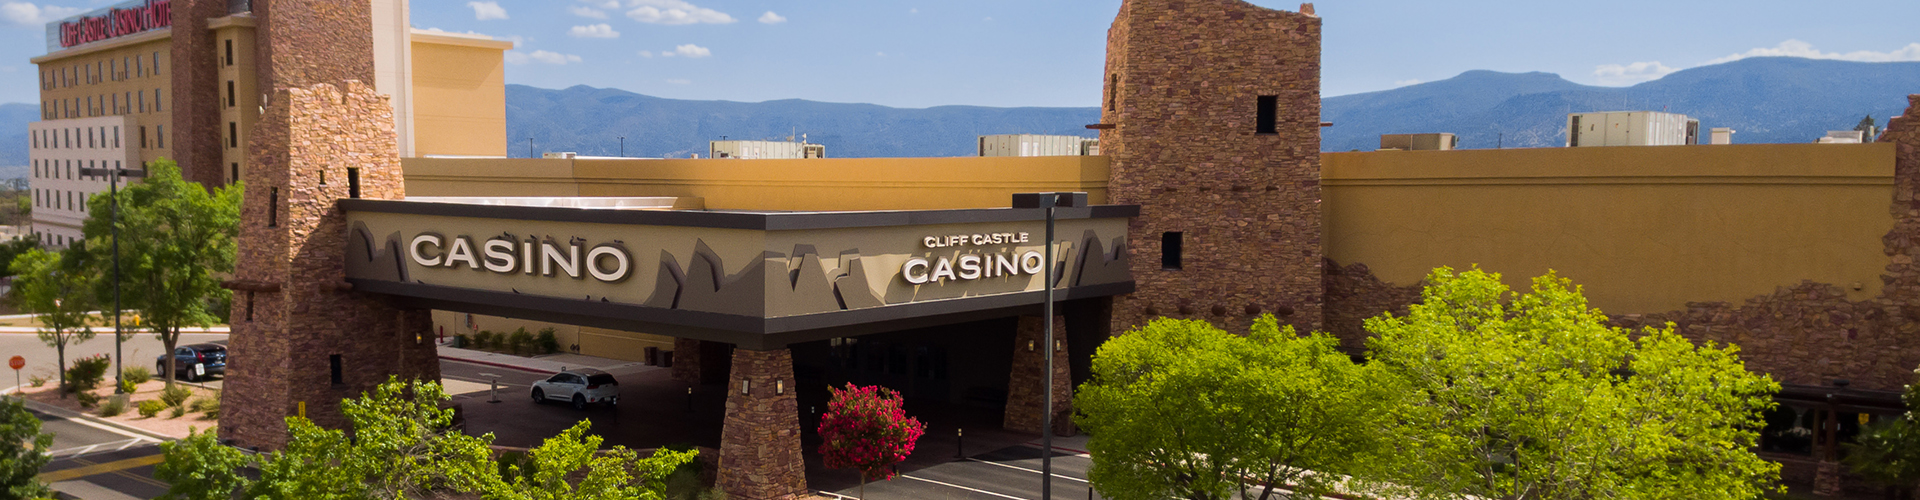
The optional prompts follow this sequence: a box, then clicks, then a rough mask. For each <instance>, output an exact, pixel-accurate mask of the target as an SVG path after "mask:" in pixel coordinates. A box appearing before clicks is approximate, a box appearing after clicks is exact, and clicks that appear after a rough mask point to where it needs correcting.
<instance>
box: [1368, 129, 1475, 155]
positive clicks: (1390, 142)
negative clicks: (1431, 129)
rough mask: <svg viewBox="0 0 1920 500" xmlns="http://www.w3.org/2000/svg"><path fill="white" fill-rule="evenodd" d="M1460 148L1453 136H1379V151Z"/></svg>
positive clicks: (1457, 138)
mask: <svg viewBox="0 0 1920 500" xmlns="http://www.w3.org/2000/svg"><path fill="white" fill-rule="evenodd" d="M1459 146H1460V138H1459V137H1458V136H1455V135H1453V134H1449V133H1445V132H1441V133H1437V134H1380V150H1381V151H1452V150H1453V148H1456V147H1459Z"/></svg>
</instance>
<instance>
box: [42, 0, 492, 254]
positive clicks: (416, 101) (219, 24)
mask: <svg viewBox="0 0 1920 500" xmlns="http://www.w3.org/2000/svg"><path fill="white" fill-rule="evenodd" d="M374 4H375V5H374V7H375V12H376V14H377V15H376V17H380V18H381V20H382V21H384V22H381V23H376V25H377V26H376V33H374V35H375V36H374V40H375V45H376V50H377V51H379V52H381V53H388V54H394V56H393V57H385V58H379V61H378V62H379V63H380V64H382V65H383V68H382V71H381V72H380V77H381V78H380V80H382V81H380V82H376V83H377V85H376V88H377V89H378V90H379V91H380V92H382V93H386V94H388V95H389V96H391V97H392V99H393V101H392V102H393V105H394V107H395V116H396V117H397V118H400V120H398V121H401V122H402V126H401V127H399V130H398V133H399V135H400V139H401V151H402V154H403V156H421V155H452V156H504V155H505V154H506V97H505V96H506V82H505V65H504V59H503V57H502V56H503V54H504V52H505V51H507V50H511V49H512V48H513V44H512V42H505V41H498V40H493V39H492V38H489V37H486V36H484V35H473V34H449V33H441V32H436V31H426V30H418V29H413V28H411V27H409V26H408V23H407V21H406V12H407V2H406V1H405V0H377V1H375V2H374ZM228 5H229V6H230V7H229V8H228V9H227V11H226V12H225V13H224V15H220V16H217V17H212V18H210V19H206V20H205V23H204V25H205V26H206V29H207V31H208V32H209V33H208V34H209V35H210V36H211V39H212V41H213V47H212V53H211V54H192V55H188V54H176V53H175V52H176V50H175V49H176V47H175V44H174V43H173V42H174V32H173V30H174V29H175V27H174V24H175V23H173V22H172V21H173V20H174V19H175V18H177V17H181V16H186V15H191V14H190V12H189V11H188V10H186V7H185V6H184V5H175V4H174V3H173V2H170V1H168V0H134V1H129V2H122V3H120V4H116V5H113V6H110V7H106V8H102V9H98V10H95V11H91V12H87V13H83V14H79V15H76V16H72V17H69V18H66V19H62V20H59V21H55V22H53V23H49V25H48V27H47V31H48V52H47V54H46V55H43V56H39V57H35V58H33V59H32V60H31V62H32V63H33V64H35V65H36V66H37V67H38V73H39V84H40V109H41V113H40V121H38V122H35V123H33V124H32V125H30V126H29V132H30V135H31V136H32V137H34V140H33V141H31V142H32V144H31V145H30V149H29V157H30V159H31V163H32V164H33V167H34V168H33V174H32V177H31V178H30V184H31V185H32V193H33V195H34V207H35V210H34V213H35V216H34V229H33V232H34V233H35V234H36V235H38V236H40V238H41V241H42V242H43V243H45V244H47V245H50V246H53V247H56V248H58V247H65V246H66V245H68V244H70V243H71V242H73V241H77V240H78V239H80V238H81V234H80V222H81V221H84V220H85V218H86V215H87V214H86V213H85V209H84V207H85V200H86V199H88V198H91V197H92V196H94V195H96V194H99V193H104V192H106V191H108V189H109V185H108V182H109V180H108V179H107V178H106V177H104V176H83V175H79V174H78V173H77V172H78V169H80V168H114V167H116V164H114V163H111V162H115V161H118V162H119V164H118V166H119V167H120V168H128V169H138V168H142V167H143V166H144V165H146V164H148V163H151V162H153V161H155V160H159V159H161V158H168V159H175V160H178V159H180V158H182V157H183V156H185V155H184V154H182V153H184V152H185V151H182V150H179V149H178V148H183V147H191V146H188V144H194V143H195V142H194V141H189V140H186V139H193V138H188V137H182V136H181V131H182V130H184V128H185V125H183V124H180V122H179V118H181V117H178V116H176V114H175V111H176V110H178V105H195V106H213V107H216V108H217V114H218V126H217V127H216V130H217V131H218V134H219V137H218V138H217V140H216V141H200V142H198V143H199V144H205V145H210V146H217V151H202V153H203V155H202V156H201V157H202V158H208V159H214V158H217V160H216V161H217V162H218V164H217V165H182V168H183V169H193V170H196V171H200V172H205V171H207V170H213V171H214V172H217V173H215V174H213V175H208V174H206V173H201V174H198V175H190V177H189V179H190V180H199V181H201V182H212V181H215V180H217V181H218V182H221V183H231V182H236V181H241V180H245V179H246V171H247V160H246V159H247V143H248V139H249V138H250V135H251V131H252V129H253V126H254V122H255V120H256V119H257V118H258V116H259V113H260V111H261V109H262V108H263V105H264V104H265V103H264V102H263V101H262V100H263V99H264V97H265V94H266V92H264V91H262V90H261V89H260V88H259V83H258V82H259V79H258V75H257V74H256V71H255V68H256V67H257V54H256V52H257V47H258V43H257V41H256V40H255V34H256V31H257V30H258V26H257V23H256V20H255V18H254V16H253V15H252V13H251V12H250V11H249V10H248V6H249V3H247V2H231V3H228ZM180 24H181V26H185V25H186V24H185V23H180ZM178 57H211V58H212V59H213V61H214V67H215V68H216V69H215V75H217V77H216V79H215V81H214V82H213V83H214V85H216V86H217V88H216V89H214V90H215V94H217V96H218V97H217V98H216V99H215V100H214V101H215V102H211V103H205V102H193V103H180V102H175V101H177V100H179V99H178V98H177V97H176V96H177V95H179V93H177V92H175V90H176V89H175V87H176V86H177V85H180V83H179V82H182V81H185V80H187V79H186V78H183V77H181V75H179V74H177V73H178V72H176V71H174V68H175V67H176V66H177V64H176V58H178ZM102 120H105V121H102ZM122 120H124V124H122ZM407 125H411V126H407ZM89 134H92V135H94V136H105V137H103V138H101V139H99V140H96V141H95V142H93V143H91V144H92V146H88V144H89V143H87V142H85V140H84V138H86V137H88V136H89ZM72 137H80V138H82V140H81V141H73V140H71V139H66V138H72ZM56 139H60V140H56ZM115 144H118V145H119V146H114V145H115ZM207 163H213V162H212V161H208V162H207ZM69 170H73V171H74V172H73V173H69V172H68V171H69ZM69 200H72V201H69Z"/></svg>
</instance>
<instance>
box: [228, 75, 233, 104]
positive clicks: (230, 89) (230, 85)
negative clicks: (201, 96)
mask: <svg viewBox="0 0 1920 500" xmlns="http://www.w3.org/2000/svg"><path fill="white" fill-rule="evenodd" d="M233 106H234V100H233V80H227V107H229V108H231V107H233Z"/></svg>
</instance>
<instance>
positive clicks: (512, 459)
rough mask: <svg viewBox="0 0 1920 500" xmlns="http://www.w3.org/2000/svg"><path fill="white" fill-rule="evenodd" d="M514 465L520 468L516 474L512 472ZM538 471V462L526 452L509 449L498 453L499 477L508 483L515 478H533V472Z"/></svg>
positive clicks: (536, 472)
mask: <svg viewBox="0 0 1920 500" xmlns="http://www.w3.org/2000/svg"><path fill="white" fill-rule="evenodd" d="M514 467H519V468H520V470H519V472H518V473H517V474H516V473H515V472H514ZM539 472H540V463H539V462H536V461H534V459H533V457H531V456H528V455H527V453H526V452H523V451H509V452H506V453H503V454H501V455H500V479H503V480H506V481H507V482H509V483H511V482H513V480H514V479H515V478H527V479H528V480H533V479H534V477H535V474H538V473H539Z"/></svg>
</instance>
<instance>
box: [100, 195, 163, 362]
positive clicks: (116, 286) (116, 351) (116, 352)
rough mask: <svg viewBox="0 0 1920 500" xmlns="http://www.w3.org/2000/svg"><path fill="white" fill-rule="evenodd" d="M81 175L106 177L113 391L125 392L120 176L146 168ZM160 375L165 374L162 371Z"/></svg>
mask: <svg viewBox="0 0 1920 500" xmlns="http://www.w3.org/2000/svg"><path fill="white" fill-rule="evenodd" d="M80 174H81V175H104V176H106V177H107V193H108V194H107V206H109V207H112V208H111V209H109V210H108V217H110V218H111V219H109V221H110V222H109V225H110V226H111V227H112V231H113V393H114V394H126V390H125V389H122V387H125V386H123V385H121V384H120V382H121V380H120V379H121V377H124V376H126V369H125V368H121V367H120V357H121V356H120V176H123V175H124V176H127V177H146V176H147V171H146V169H140V170H128V169H124V168H83V169H80ZM160 375H161V376H165V375H166V374H164V373H162V374H160Z"/></svg>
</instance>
